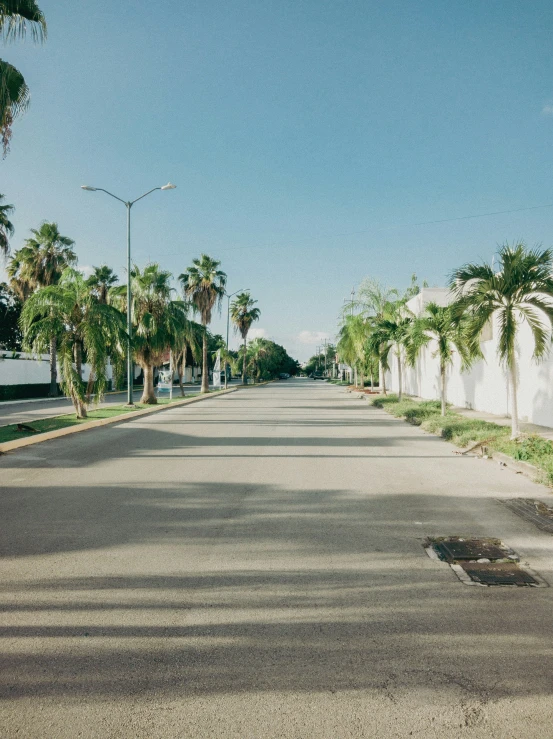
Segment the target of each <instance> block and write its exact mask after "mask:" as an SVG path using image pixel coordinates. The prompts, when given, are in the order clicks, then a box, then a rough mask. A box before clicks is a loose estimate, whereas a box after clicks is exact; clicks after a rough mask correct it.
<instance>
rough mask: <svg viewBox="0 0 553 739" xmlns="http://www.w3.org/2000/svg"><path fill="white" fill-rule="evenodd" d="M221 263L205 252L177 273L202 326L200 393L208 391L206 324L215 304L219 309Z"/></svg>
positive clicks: (222, 284)
mask: <svg viewBox="0 0 553 739" xmlns="http://www.w3.org/2000/svg"><path fill="white" fill-rule="evenodd" d="M220 264H221V263H220V262H218V261H217V260H216V259H212V258H211V257H209V256H208V255H207V254H202V255H201V257H200V258H199V259H193V260H192V266H190V267H189V268H188V270H187V271H186V272H183V273H182V274H181V275H179V280H180V281H181V283H182V286H183V290H184V295H185V297H186V299H187V300H190V302H191V303H192V306H193V308H194V310H195V311H196V313H199V315H200V318H201V321H202V326H203V327H204V335H203V346H202V393H207V392H209V374H208V356H207V326H208V325H209V324H210V323H211V315H212V312H213V308H214V307H215V305H217V307H218V308H219V310H220V309H221V303H222V301H223V297H224V295H225V286H226V284H227V276H226V274H225V273H224V272H223V271H222V270H220V269H219V265H220Z"/></svg>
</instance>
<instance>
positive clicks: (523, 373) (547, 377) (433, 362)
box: [386, 288, 553, 426]
mask: <svg viewBox="0 0 553 739" xmlns="http://www.w3.org/2000/svg"><path fill="white" fill-rule="evenodd" d="M438 290H439V291H440V293H441V294H440V293H438V292H437V291H438ZM432 300H433V301H435V302H438V301H440V302H439V304H441V305H446V304H447V301H448V291H447V289H446V288H432V289H431V290H430V289H428V288H423V290H421V293H420V294H419V295H417V296H416V297H415V298H413V299H412V300H410V301H409V303H408V307H409V308H410V309H411V310H412V311H413V313H415V314H416V315H418V314H420V313H421V312H422V310H423V308H424V306H425V305H426V304H427V303H428V302H430V301H432ZM497 337H498V326H497V324H494V325H493V327H492V336H491V338H490V339H488V340H487V341H483V342H482V343H481V348H482V352H483V354H484V359H483V360H481V361H479V362H477V363H476V364H474V365H473V367H472V368H471V369H470V370H469V371H468V372H461V370H460V361H459V356H458V355H457V354H455V355H454V360H453V365H452V366H451V367H450V369H449V370H448V378H447V399H448V402H450V403H453V404H454V405H457V406H460V407H462V408H474V409H475V410H479V411H486V412H488V413H494V414H496V415H499V416H508V415H509V414H510V408H509V391H508V376H507V373H506V371H505V368H504V367H502V366H501V365H500V363H499V359H498V357H497ZM533 351H534V348H533V342H532V335H531V331H530V328H529V327H528V326H527V325H526V324H523V325H522V326H521V327H520V331H519V339H518V345H517V361H518V415H519V419H520V420H521V421H528V422H530V423H536V424H539V425H540V426H553V352H550V354H549V356H548V357H547V359H546V360H543V361H540V362H539V363H537V362H535V361H534V360H533V359H532V353H533ZM435 352H436V344H435V342H431V343H430V344H429V345H428V346H427V347H426V348H425V349H423V351H422V352H421V354H420V357H419V359H418V361H417V364H416V366H415V367H414V368H410V367H405V365H403V390H404V392H405V393H407V394H408V395H417V396H419V397H421V398H426V399H431V400H434V399H436V400H437V399H439V398H440V373H439V363H438V359H437V357H434V356H433V354H434V353H435ZM390 366H391V370H392V371H391V373H389V374H388V376H387V378H386V383H387V385H388V387H390V388H391V389H392V390H393V391H394V392H397V391H398V387H399V386H398V378H397V360H396V357H395V354H394V355H391V356H390Z"/></svg>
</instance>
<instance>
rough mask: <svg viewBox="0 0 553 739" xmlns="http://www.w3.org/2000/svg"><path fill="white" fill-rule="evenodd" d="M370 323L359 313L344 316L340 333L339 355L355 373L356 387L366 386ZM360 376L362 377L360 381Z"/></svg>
mask: <svg viewBox="0 0 553 739" xmlns="http://www.w3.org/2000/svg"><path fill="white" fill-rule="evenodd" d="M368 328H369V326H368V322H367V321H366V320H365V318H364V317H363V316H362V315H361V314H360V313H358V314H357V315H344V319H343V323H342V327H341V328H340V331H339V333H338V345H337V349H338V353H339V354H340V356H341V357H342V358H343V359H344V361H345V362H347V364H349V365H350V366H351V367H353V369H354V372H355V379H354V381H353V383H354V385H356V386H357V385H358V384H359V386H360V387H364V385H365V364H366V356H365V343H366V340H367V336H368ZM358 375H360V377H359V379H358Z"/></svg>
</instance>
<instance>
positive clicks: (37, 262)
mask: <svg viewBox="0 0 553 739" xmlns="http://www.w3.org/2000/svg"><path fill="white" fill-rule="evenodd" d="M31 234H32V236H31V237H30V238H29V239H27V240H26V241H25V245H24V246H23V247H21V249H18V250H17V251H16V252H15V254H14V255H13V257H12V258H11V259H10V261H9V263H8V270H7V271H8V276H9V278H10V287H11V288H12V290H13V291H14V292H15V293H16V294H17V295H18V296H19V298H20V299H21V300H23V301H24V300H26V299H27V298H28V297H29V296H30V295H31V293H32V292H33V291H35V290H38V289H39V288H41V287H51V286H52V285H56V284H57V283H58V282H59V280H60V278H61V275H62V273H63V271H64V270H65V269H66V268H67V267H71V266H73V265H75V264H76V263H77V255H76V254H75V252H74V251H73V248H72V247H73V245H74V243H75V242H74V241H73V240H72V239H70V238H69V237H68V236H62V234H60V232H59V229H58V224H57V223H48V222H46V221H45V222H44V223H42V225H41V226H40V228H39V229H31ZM49 349H50V393H49V394H50V395H51V396H52V397H56V396H57V394H58V384H57V367H56V336H55V335H52V337H51V340H50V346H49Z"/></svg>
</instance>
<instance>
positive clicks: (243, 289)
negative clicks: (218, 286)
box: [225, 287, 250, 390]
mask: <svg viewBox="0 0 553 739" xmlns="http://www.w3.org/2000/svg"><path fill="white" fill-rule="evenodd" d="M249 289H250V288H249V287H241V288H240V290H237V291H236V292H235V293H231V294H230V295H229V294H228V293H225V295H226V296H227V298H228V303H227V356H228V330H229V323H230V299H231V298H232V297H234V296H235V295H238V293H242V292H246V290H249ZM227 364H228V362H227V360H226V359H225V390H226V389H227V387H228V381H227Z"/></svg>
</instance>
